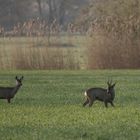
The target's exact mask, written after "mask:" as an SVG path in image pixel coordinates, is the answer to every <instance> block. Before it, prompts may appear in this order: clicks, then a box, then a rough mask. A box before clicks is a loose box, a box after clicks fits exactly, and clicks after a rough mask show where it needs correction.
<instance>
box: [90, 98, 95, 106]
mask: <svg viewBox="0 0 140 140" xmlns="http://www.w3.org/2000/svg"><path fill="white" fill-rule="evenodd" d="M93 102H94V99H90V100H89V107H91V106H92V105H93Z"/></svg>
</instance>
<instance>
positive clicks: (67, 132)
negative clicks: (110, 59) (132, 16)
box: [0, 70, 140, 140]
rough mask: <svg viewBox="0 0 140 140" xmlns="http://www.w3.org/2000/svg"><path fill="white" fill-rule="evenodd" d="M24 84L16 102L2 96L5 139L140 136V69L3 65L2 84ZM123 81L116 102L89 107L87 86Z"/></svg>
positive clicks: (120, 139)
mask: <svg viewBox="0 0 140 140" xmlns="http://www.w3.org/2000/svg"><path fill="white" fill-rule="evenodd" d="M16 74H18V75H24V77H25V78H24V81H23V87H22V88H21V89H20V91H19V92H18V93H17V95H16V96H15V98H14V99H13V100H12V103H11V104H8V103H7V101H6V100H0V112H1V113H0V140H83V139H85V140H139V139H140V70H102V71H97V70H96V71H0V86H7V85H9V86H12V85H14V82H15V81H14V79H13V78H14V77H15V75H16ZM108 78H112V79H113V80H114V81H116V82H117V85H116V88H115V89H116V98H115V101H114V104H115V108H113V107H111V106H109V108H108V109H106V108H105V106H104V104H103V103H102V102H98V101H97V102H95V104H93V106H92V107H91V108H89V107H88V106H87V107H85V108H83V107H82V103H83V102H84V96H83V92H84V91H85V89H87V88H89V87H104V88H106V87H107V84H106V81H107V80H108Z"/></svg>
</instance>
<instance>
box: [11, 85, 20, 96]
mask: <svg viewBox="0 0 140 140" xmlns="http://www.w3.org/2000/svg"><path fill="white" fill-rule="evenodd" d="M20 87H21V85H17V86H15V87H14V89H13V92H12V95H13V96H14V95H15V94H16V93H17V91H18V90H19V89H20Z"/></svg>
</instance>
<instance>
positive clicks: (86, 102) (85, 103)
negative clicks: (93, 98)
mask: <svg viewBox="0 0 140 140" xmlns="http://www.w3.org/2000/svg"><path fill="white" fill-rule="evenodd" d="M88 103H89V100H88V98H87V100H86V101H85V102H84V104H83V107H84V106H86V105H87V104H88Z"/></svg>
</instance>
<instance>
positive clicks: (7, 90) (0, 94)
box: [0, 76, 23, 103]
mask: <svg viewBox="0 0 140 140" xmlns="http://www.w3.org/2000/svg"><path fill="white" fill-rule="evenodd" d="M15 79H16V85H15V86H14V87H0V99H7V101H8V103H10V100H11V98H14V96H15V94H16V93H17V91H18V90H19V88H20V87H21V86H22V80H23V76H22V77H21V78H18V77H17V76H16V77H15Z"/></svg>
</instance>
